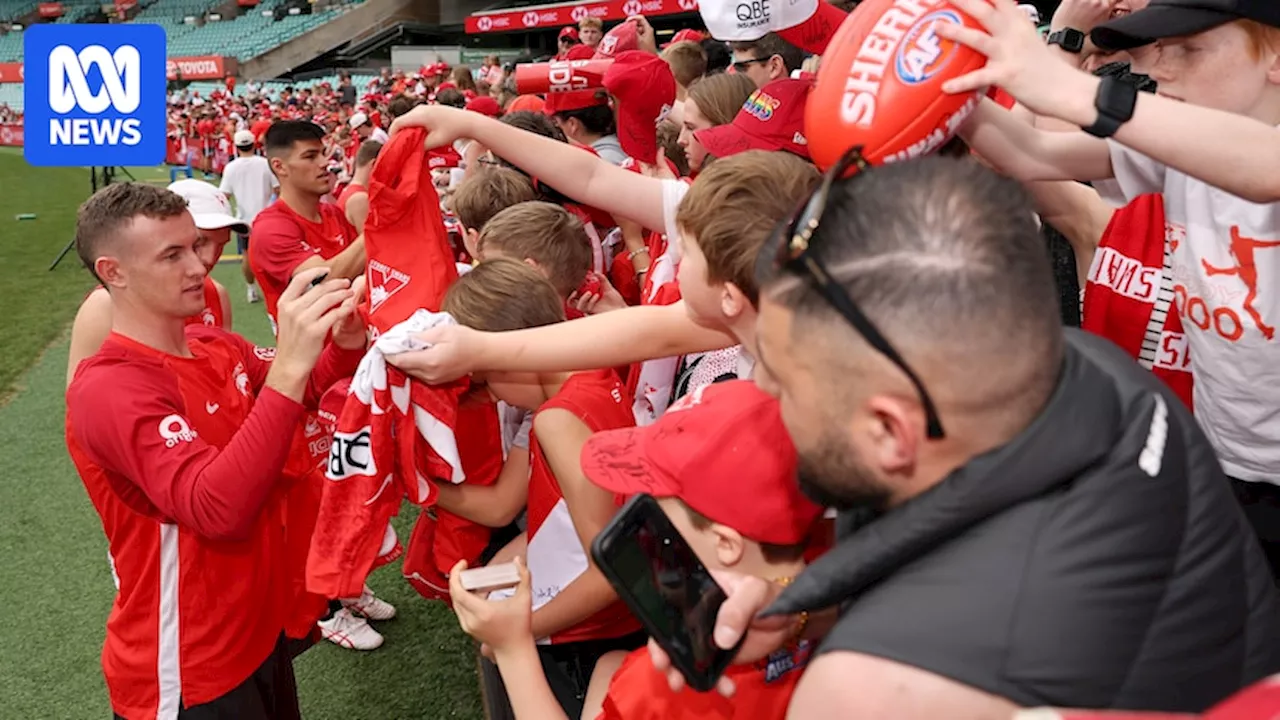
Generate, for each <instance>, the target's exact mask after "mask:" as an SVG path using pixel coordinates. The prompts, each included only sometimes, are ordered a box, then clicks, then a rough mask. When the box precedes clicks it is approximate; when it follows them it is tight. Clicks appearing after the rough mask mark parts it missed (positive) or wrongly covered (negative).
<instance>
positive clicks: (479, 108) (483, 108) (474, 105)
mask: <svg viewBox="0 0 1280 720" xmlns="http://www.w3.org/2000/svg"><path fill="white" fill-rule="evenodd" d="M467 109H468V110H470V111H472V112H478V113H480V114H481V115H488V116H489V117H495V118H496V117H498V116H499V115H501V114H502V106H501V105H499V104H498V101H497V100H494V99H493V98H491V97H489V96H488V95H481V96H479V97H477V98H475V99H474V100H472V101H470V102H468V103H467Z"/></svg>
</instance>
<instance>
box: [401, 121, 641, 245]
mask: <svg viewBox="0 0 1280 720" xmlns="http://www.w3.org/2000/svg"><path fill="white" fill-rule="evenodd" d="M406 127H423V128H426V129H427V146H428V148H437V147H442V146H444V145H448V144H450V143H452V142H453V141H454V140H457V139H459V138H471V139H473V140H476V141H477V142H479V143H481V144H482V145H483V146H484V147H486V148H488V149H489V150H490V151H492V152H493V153H494V154H495V155H498V156H499V157H501V158H503V159H504V160H506V161H507V162H509V163H511V164H512V165H515V166H516V167H518V168H520V169H521V170H523V171H525V172H527V173H529V174H530V175H533V176H534V177H536V178H538V180H539V181H540V182H544V183H546V184H548V185H550V186H551V187H553V188H555V189H556V190H559V191H560V192H561V193H564V194H565V195H567V196H568V197H570V198H572V199H574V200H576V201H578V202H580V203H582V204H584V205H590V206H591V207H596V208H600V209H601V210H604V211H605V212H608V213H611V214H613V215H620V216H622V217H626V218H630V219H632V220H635V221H636V222H638V223H640V224H641V225H643V226H644V227H647V228H650V229H652V230H663V229H665V227H666V225H665V223H664V219H663V214H662V182H661V181H660V180H656V179H653V178H649V177H645V176H643V175H640V174H637V173H633V172H631V171H629V170H623V169H621V168H619V167H617V166H614V165H611V164H609V163H608V162H605V161H604V160H601V159H600V158H598V157H596V156H595V155H592V154H591V153H589V152H584V151H582V150H580V149H577V148H575V147H573V146H571V145H567V144H565V143H562V142H559V141H557V140H552V139H551V138H546V137H543V136H541V135H537V134H535V133H531V132H526V131H524V130H520V129H519V128H515V127H512V126H510V125H507V124H505V123H503V122H500V121H498V120H494V119H492V118H488V117H485V116H483V115H480V114H479V113H473V112H467V111H465V110H458V109H457V108H450V107H444V106H441V105H419V106H418V107H416V108H414V109H413V110H412V111H410V112H409V113H408V114H406V115H403V116H401V117H399V118H397V119H396V121H395V122H394V123H392V125H391V131H392V132H393V133H394V132H396V131H398V130H401V129H403V128H406Z"/></svg>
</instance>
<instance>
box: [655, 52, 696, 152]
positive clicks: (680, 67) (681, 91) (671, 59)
mask: <svg viewBox="0 0 1280 720" xmlns="http://www.w3.org/2000/svg"><path fill="white" fill-rule="evenodd" d="M662 59H663V60H666V61H667V65H669V66H671V74H672V76H674V77H675V79H676V101H675V104H673V105H672V106H671V113H670V114H669V115H667V120H668V121H670V122H672V123H675V124H676V125H677V126H679V125H680V123H682V122H684V100H685V98H687V97H688V96H689V86H690V85H692V84H694V83H695V82H697V81H699V80H701V79H702V76H703V75H706V74H707V53H706V52H705V51H704V50H703V49H702V46H701V45H699V44H698V43H695V42H688V41H685V42H678V43H672V44H671V45H668V46H667V47H666V48H665V49H663V51H662ZM668 157H669V156H668Z"/></svg>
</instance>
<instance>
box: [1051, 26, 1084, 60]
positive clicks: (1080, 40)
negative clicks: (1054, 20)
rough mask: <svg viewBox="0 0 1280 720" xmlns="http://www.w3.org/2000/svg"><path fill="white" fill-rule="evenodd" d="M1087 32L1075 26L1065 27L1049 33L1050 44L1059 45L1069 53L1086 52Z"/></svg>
mask: <svg viewBox="0 0 1280 720" xmlns="http://www.w3.org/2000/svg"><path fill="white" fill-rule="evenodd" d="M1085 37H1086V36H1085V34H1084V33H1082V32H1080V31H1079V30H1076V29H1075V28H1063V29H1062V30H1055V31H1053V32H1051V33H1049V44H1050V45H1057V46H1058V47H1060V48H1062V49H1063V50H1066V51H1067V52H1069V53H1073V54H1075V55H1079V54H1080V53H1082V52H1084V41H1085Z"/></svg>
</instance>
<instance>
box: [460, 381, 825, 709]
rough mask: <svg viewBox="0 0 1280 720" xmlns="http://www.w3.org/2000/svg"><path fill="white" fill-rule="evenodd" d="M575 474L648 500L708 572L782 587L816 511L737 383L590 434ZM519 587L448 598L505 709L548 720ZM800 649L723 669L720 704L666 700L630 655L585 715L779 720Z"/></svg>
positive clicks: (770, 410)
mask: <svg viewBox="0 0 1280 720" xmlns="http://www.w3.org/2000/svg"><path fill="white" fill-rule="evenodd" d="M582 467H583V471H584V472H585V473H586V474H587V477H588V478H590V480H591V481H592V482H594V483H596V484H597V485H599V486H600V487H602V488H604V489H606V490H609V491H610V492H615V493H618V494H621V495H632V494H636V493H640V492H645V493H649V494H652V495H654V496H655V497H657V498H658V504H659V505H661V506H662V509H663V511H664V512H665V513H666V515H667V517H668V518H669V519H670V520H671V522H672V523H673V524H674V525H675V526H676V528H677V529H678V530H679V531H680V534H681V535H682V536H683V537H684V538H685V539H686V540H687V541H688V542H689V544H690V546H691V547H692V548H693V550H694V552H695V553H696V554H697V555H698V559H699V560H700V561H701V562H702V563H703V564H704V565H705V566H706V567H707V568H708V569H710V570H712V571H717V570H733V571H735V572H739V573H744V574H750V575H755V576H757V577H762V578H766V579H769V580H773V581H781V582H786V581H788V580H789V579H790V578H792V577H794V576H795V575H796V574H797V573H799V572H800V571H801V569H803V567H804V560H803V555H804V552H805V548H806V545H807V543H808V540H809V538H810V535H811V534H812V532H813V530H814V528H815V526H816V524H817V522H818V519H819V517H820V516H821V513H822V511H821V509H820V508H819V507H818V506H817V505H814V504H813V503H811V502H810V501H809V500H807V499H806V498H805V497H804V496H803V495H802V494H801V492H800V489H799V485H798V484H797V483H796V479H795V476H796V453H795V449H794V447H793V446H792V445H791V441H790V440H789V439H788V437H787V434H786V430H785V428H784V427H783V425H782V418H781V414H780V412H779V408H778V404H777V402H776V401H774V400H773V399H772V398H770V397H769V396H768V395H766V394H765V393H764V392H762V391H761V390H759V389H758V388H756V386H755V385H754V384H753V383H750V382H745V381H738V382H731V383H722V384H719V385H713V386H709V387H707V388H706V389H705V390H703V391H700V392H697V393H695V394H693V395H691V396H689V397H687V398H685V399H684V400H682V401H680V402H679V403H677V404H675V405H673V406H672V407H671V409H670V411H668V413H667V414H666V415H664V416H663V418H662V419H661V420H659V421H658V422H657V423H656V424H654V425H652V426H649V427H646V428H635V429H623V430H613V431H609V432H603V433H597V434H596V435H594V436H592V437H591V439H589V440H588V441H587V443H586V445H585V447H584V448H583V452H582ZM452 576H453V577H455V578H456V577H457V576H458V573H457V571H456V569H455V572H454V573H452ZM526 577H527V576H526ZM527 586H528V583H527V581H525V582H522V587H521V589H520V590H519V591H517V595H516V597H515V598H514V599H513V600H511V601H508V602H503V603H497V604H494V603H486V601H484V600H482V599H480V598H478V597H476V596H474V595H471V594H470V593H467V592H466V591H465V590H462V588H461V585H460V584H459V583H457V581H456V580H455V581H454V583H453V584H452V585H451V587H450V590H451V592H452V594H453V600H454V608H455V609H456V610H457V612H458V617H459V620H460V622H461V623H462V626H463V629H465V630H466V631H467V632H469V633H471V634H472V635H473V636H475V637H476V638H478V639H480V640H482V641H483V642H485V643H488V645H489V646H490V647H491V648H492V649H493V652H494V656H495V658H497V662H498V667H499V669H500V670H501V672H502V675H503V679H504V681H505V682H506V684H507V688H508V691H509V692H510V693H511V701H512V705H513V706H515V707H520V708H521V709H530V710H533V711H534V712H533V713H532V714H534V715H536V716H537V717H547V718H554V717H556V715H555V708H554V705H553V704H552V703H551V702H548V700H549V698H548V693H546V691H545V690H543V689H542V688H541V687H540V686H539V679H538V678H536V677H534V676H533V672H532V669H533V668H534V667H536V666H535V665H534V664H533V662H532V660H533V657H534V653H535V652H536V650H535V648H534V644H533V642H532V641H533V638H532V636H531V634H530V633H529V631H528V619H527V616H528V612H529V610H528V608H529V605H528V602H529V599H528V598H529V595H528V592H527ZM486 616H487V617H486ZM810 651H811V648H810V646H809V644H808V643H806V642H803V641H802V642H799V643H796V644H794V645H792V646H790V647H788V648H784V649H783V650H781V651H779V652H777V653H774V654H773V655H771V656H770V657H768V658H767V659H766V660H764V661H762V662H760V663H758V664H754V665H744V666H737V667H731V668H729V670H728V671H727V672H726V676H727V677H728V678H729V679H730V680H731V681H732V682H733V684H734V686H735V692H734V696H733V697H732V698H726V697H724V696H722V695H719V694H716V693H705V694H699V693H695V692H692V691H690V690H687V689H686V690H682V691H680V692H679V693H675V692H672V691H671V689H670V688H669V687H668V685H667V681H666V677H665V676H664V675H662V674H660V673H658V672H656V671H655V670H654V668H653V665H652V663H651V661H650V659H649V654H648V652H647V651H646V650H643V649H641V650H637V651H635V652H633V653H631V654H630V655H628V656H627V658H626V660H625V661H623V663H622V666H621V668H619V670H618V671H617V672H616V673H615V674H614V675H613V679H612V681H611V682H610V684H609V686H608V692H607V695H606V696H605V697H604V698H603V706H602V707H601V708H599V710H600V713H599V714H598V716H597V714H596V712H595V708H592V707H590V706H589V707H587V708H586V710H585V711H584V713H583V717H599V718H603V719H605V720H620V719H622V718H628V719H629V720H633V719H636V718H652V719H654V720H656V719H658V718H670V719H673V720H678V719H681V718H722V719H725V720H727V719H729V718H753V719H759V720H768V719H769V718H782V717H785V715H786V709H787V703H788V702H789V700H790V698H791V693H792V691H793V690H794V688H795V683H796V681H797V680H798V679H799V678H800V674H801V671H802V670H803V668H804V666H805V664H806V663H807V661H808V657H809V653H810ZM517 693H519V694H518V695H517Z"/></svg>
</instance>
